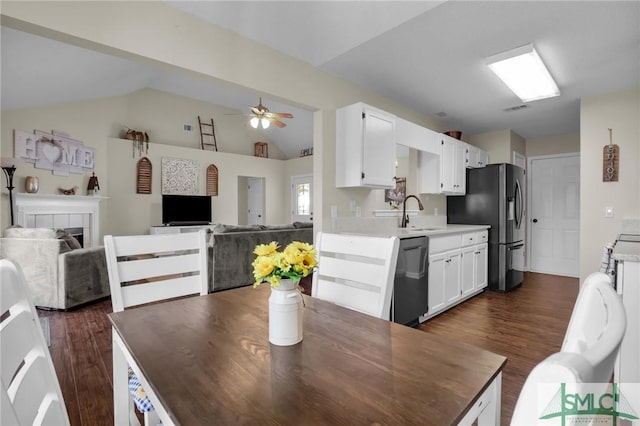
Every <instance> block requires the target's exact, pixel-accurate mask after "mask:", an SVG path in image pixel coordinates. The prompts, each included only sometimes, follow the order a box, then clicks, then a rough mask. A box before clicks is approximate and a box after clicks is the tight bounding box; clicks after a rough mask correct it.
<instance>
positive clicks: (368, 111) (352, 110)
mask: <svg viewBox="0 0 640 426" xmlns="http://www.w3.org/2000/svg"><path fill="white" fill-rule="evenodd" d="M395 122H396V117H395V116H394V115H392V114H389V113H387V112H385V111H382V110H379V109H376V108H373V107H371V106H369V105H366V104H364V103H361V102H359V103H356V104H353V105H349V106H346V107H343V108H339V109H338V110H337V111H336V187H337V188H345V187H372V188H395V186H396V183H395V179H394V178H395V172H396V166H395V161H396V134H395V129H396V128H395Z"/></svg>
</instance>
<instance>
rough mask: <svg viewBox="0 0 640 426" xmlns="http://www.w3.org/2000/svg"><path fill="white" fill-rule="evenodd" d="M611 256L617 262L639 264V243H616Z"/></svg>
mask: <svg viewBox="0 0 640 426" xmlns="http://www.w3.org/2000/svg"><path fill="white" fill-rule="evenodd" d="M611 256H612V257H613V258H614V259H615V260H618V261H627V262H640V242H632V241H618V242H616V246H615V247H614V248H613V253H612V255H611Z"/></svg>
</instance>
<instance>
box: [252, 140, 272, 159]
mask: <svg viewBox="0 0 640 426" xmlns="http://www.w3.org/2000/svg"><path fill="white" fill-rule="evenodd" d="M254 148H255V149H254V155H255V156H256V157H262V158H269V145H267V143H266V142H256V143H255V144H254Z"/></svg>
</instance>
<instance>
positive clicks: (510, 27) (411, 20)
mask: <svg viewBox="0 0 640 426" xmlns="http://www.w3.org/2000/svg"><path fill="white" fill-rule="evenodd" d="M167 3H168V4H169V5H171V6H172V7H175V8H176V9H177V11H176V12H177V13H178V10H180V11H183V12H186V13H190V14H193V15H194V16H197V17H198V18H200V19H203V20H206V21H209V22H211V23H212V24H215V25H219V26H222V27H224V28H226V29H229V30H231V31H234V32H237V33H239V34H240V35H242V36H244V37H247V38H250V39H253V40H255V41H258V42H260V43H263V44H265V45H267V46H270V47H272V48H274V49H277V50H280V51H282V52H284V53H287V54H289V55H291V56H294V57H297V58H299V59H301V60H303V61H306V62H308V63H310V64H312V65H313V66H316V67H318V68H320V69H321V70H323V71H326V72H328V73H330V74H333V75H335V76H338V77H340V78H343V79H345V80H348V81H351V82H353V83H355V84H357V85H360V86H364V87H366V88H368V89H370V90H372V91H374V92H377V93H379V94H381V95H383V96H385V97H388V98H390V99H392V100H394V101H396V102H398V103H400V104H402V105H405V106H407V107H409V108H412V109H415V110H416V111H419V112H420V113H422V114H424V115H425V116H432V117H434V118H437V119H439V120H441V121H443V122H444V123H445V124H446V125H447V126H448V127H450V128H451V129H457V130H461V131H463V132H464V133H466V134H474V133H481V132H486V131H492V130H501V129H512V130H513V131H515V132H516V133H518V134H520V135H521V136H523V137H525V138H527V139H535V138H542V137H546V136H552V135H558V134H563V133H570V132H576V131H578V130H579V108H580V99H581V98H582V97H585V96H592V95H597V94H601V93H606V92H612V91H616V90H623V89H627V88H630V87H636V86H640V2H638V1H601V2H598V1H588V2H587V1H564V2H561V1H532V2H528V1H512V2H504V1H454V0H450V1H445V2H443V1H406V2H405V1H354V2H344V1H322V2H318V1H300V2H271V1H233V2H231V1H198V2H190V1H171V2H167ZM1 42H2V108H3V109H15V108H25V107H32V106H36V105H44V104H53V103H57V102H62V101H69V100H74V99H71V98H70V97H84V98H86V99H89V98H96V97H102V96H113V95H116V94H125V93H129V92H132V91H134V90H138V89H140V88H144V87H151V88H155V89H159V90H165V91H168V92H172V93H176V94H181V95H184V96H188V97H192V98H195V99H200V100H206V101H208V102H211V103H216V104H219V105H224V106H227V107H230V108H235V109H238V110H240V111H243V112H246V108H247V106H248V105H255V103H256V94H255V93H252V92H250V91H238V90H237V89H231V88H230V87H228V86H224V87H214V86H212V85H211V84H210V83H208V84H204V83H203V82H198V81H194V80H193V79H188V78H186V77H184V76H178V75H175V74H171V73H168V72H166V71H162V70H159V69H154V68H150V67H149V66H147V65H143V64H140V63H134V62H131V61H128V60H125V59H121V58H115V57H111V56H107V55H104V54H101V53H97V52H92V51H88V50H85V49H80V48H77V47H73V46H69V45H64V44H62V43H58V42H54V41H52V40H47V39H42V38H40V37H36V36H33V35H29V34H25V33H21V32H18V31H15V30H10V29H7V28H3V29H2V37H1ZM527 43H533V44H534V45H535V47H536V49H537V50H538V52H539V53H540V56H541V57H542V58H543V60H544V61H545V62H546V64H547V66H548V68H549V70H550V71H551V73H552V75H553V76H554V78H555V79H556V82H557V83H558V86H559V87H560V91H561V95H560V96H559V97H556V98H551V99H546V100H541V101H535V102H530V103H527V104H525V105H526V108H521V109H518V110H516V111H508V109H509V108H511V107H514V106H520V105H522V104H523V103H522V102H521V101H520V100H519V99H518V98H517V97H516V96H515V95H514V94H513V93H512V92H510V90H509V89H508V88H506V86H504V85H503V84H502V83H501V82H500V81H499V80H498V79H497V78H496V77H495V76H494V75H493V74H492V73H491V71H490V70H489V69H488V68H487V67H486V65H485V58H486V57H487V56H490V55H493V54H495V53H499V52H502V51H505V50H508V49H511V48H513V47H517V46H520V45H523V44H527ZM25 51H26V52H29V54H28V55H25V53H24V52H25ZM54 58H55V59H56V60H55V62H54V61H53V59H54ZM53 63H55V64H56V66H55V67H54V66H51V64H53ZM43 68H46V69H47V72H46V73H42V72H41V70H42V69H43ZM96 81H99V82H100V84H96ZM54 82H55V83H54ZM69 87H74V90H69ZM265 102H266V103H268V106H269V108H270V109H271V110H272V111H281V110H282V111H289V112H293V114H294V116H295V119H293V120H289V121H288V122H287V123H288V126H287V127H286V128H285V129H269V132H270V134H269V137H270V138H271V139H272V141H274V142H275V143H277V144H278V145H279V148H280V149H281V150H282V151H283V152H285V153H286V154H287V155H289V156H297V153H298V151H299V149H300V147H303V148H306V147H308V146H311V137H312V136H311V127H312V120H311V112H310V111H305V110H302V109H300V108H297V107H294V106H292V105H286V104H283V103H282V102H279V101H276V100H271V99H265ZM276 132H279V133H276Z"/></svg>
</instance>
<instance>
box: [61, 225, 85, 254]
mask: <svg viewBox="0 0 640 426" xmlns="http://www.w3.org/2000/svg"><path fill="white" fill-rule="evenodd" d="M56 238H57V239H59V240H64V242H66V243H67V245H68V246H69V248H70V249H71V250H75V249H79V248H82V246H81V245H80V242H79V241H78V240H77V239H76V237H74V236H73V235H71V234H70V233H69V232H68V231H66V230H64V229H56Z"/></svg>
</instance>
